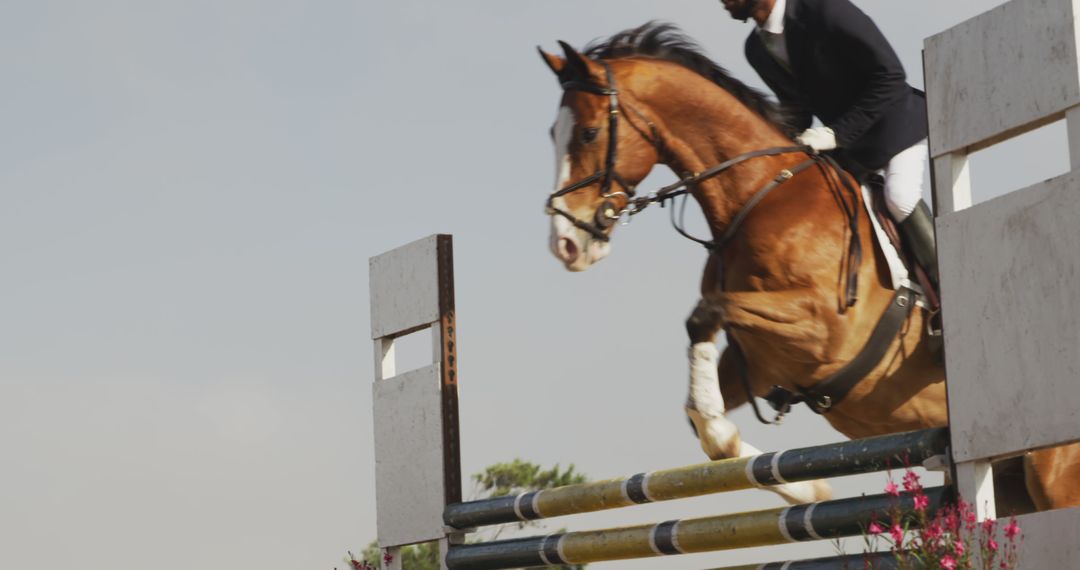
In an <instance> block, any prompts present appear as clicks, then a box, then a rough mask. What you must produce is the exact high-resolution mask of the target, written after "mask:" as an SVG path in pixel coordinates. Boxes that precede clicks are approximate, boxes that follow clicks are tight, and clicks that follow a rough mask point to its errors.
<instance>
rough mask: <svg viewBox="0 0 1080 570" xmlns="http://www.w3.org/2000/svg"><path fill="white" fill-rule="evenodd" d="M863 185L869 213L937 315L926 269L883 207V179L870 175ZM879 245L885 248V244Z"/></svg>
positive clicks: (936, 298)
mask: <svg viewBox="0 0 1080 570" xmlns="http://www.w3.org/2000/svg"><path fill="white" fill-rule="evenodd" d="M863 184H864V185H865V186H866V188H867V189H868V190H869V191H870V203H869V204H867V207H868V209H869V211H870V212H871V213H872V214H873V216H874V217H875V218H876V219H877V222H878V224H880V226H881V229H882V230H884V233H885V235H886V236H887V237H888V238H889V242H890V243H892V246H893V247H894V248H895V249H896V252H897V253H898V254H899V256H900V261H902V262H903V263H904V267H905V268H907V270H908V275H911V276H914V278H915V281H916V282H917V283H918V285H919V287H920V288H921V289H922V293H923V295H924V301H925V302H926V304H927V305H928V308H929V309H930V312H931V313H934V314H937V313H938V311H940V310H941V298H940V296H939V295H938V291H936V290H935V289H934V286H933V282H932V281H931V280H930V277H929V276H928V274H927V272H926V268H924V267H923V266H922V265H920V264H919V263H918V261H916V258H915V255H914V254H913V253H912V252H911V251H909V250H908V249H907V247H906V246H905V245H904V243H903V240H901V239H900V232H899V230H898V229H897V227H896V222H895V221H893V218H892V216H891V215H890V214H889V209H888V207H887V206H886V205H885V179H884V178H883V177H882V176H881V175H880V174H871V175H869V176H867V177H866V178H865V179H864V180H863ZM879 245H880V246H881V247H883V248H884V247H885V244H879Z"/></svg>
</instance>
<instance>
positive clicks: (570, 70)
mask: <svg viewBox="0 0 1080 570" xmlns="http://www.w3.org/2000/svg"><path fill="white" fill-rule="evenodd" d="M559 45H560V46H562V50H563V54H565V55H566V67H565V69H563V74H565V75H567V76H569V77H572V78H574V79H580V80H588V79H589V78H590V77H592V75H593V72H592V66H593V65H595V63H594V62H593V61H592V60H590V59H589V58H587V57H585V56H583V55H581V54H580V53H578V52H577V50H576V49H574V48H573V46H571V45H570V44H568V43H566V42H564V41H562V40H559Z"/></svg>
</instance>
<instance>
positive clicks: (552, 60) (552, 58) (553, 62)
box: [536, 46, 566, 77]
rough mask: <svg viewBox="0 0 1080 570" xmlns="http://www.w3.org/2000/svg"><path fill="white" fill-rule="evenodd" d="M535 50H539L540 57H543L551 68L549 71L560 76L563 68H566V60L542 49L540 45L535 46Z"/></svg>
mask: <svg viewBox="0 0 1080 570" xmlns="http://www.w3.org/2000/svg"><path fill="white" fill-rule="evenodd" d="M536 51H538V52H540V57H542V58H544V63H546V64H547V66H548V67H550V68H551V71H554V72H555V75H558V76H560V77H561V76H562V72H563V70H564V69H566V60H565V59H563V58H561V57H559V56H557V55H554V54H550V53H548V52H546V51H544V50H543V49H542V48H541V47H540V46H536Z"/></svg>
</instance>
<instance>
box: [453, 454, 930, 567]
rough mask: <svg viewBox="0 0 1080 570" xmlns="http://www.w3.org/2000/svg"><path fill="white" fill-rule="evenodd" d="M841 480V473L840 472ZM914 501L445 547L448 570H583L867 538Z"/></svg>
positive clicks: (859, 500)
mask: <svg viewBox="0 0 1080 570" xmlns="http://www.w3.org/2000/svg"><path fill="white" fill-rule="evenodd" d="M841 474H842V473H841ZM925 493H926V496H927V498H928V499H929V506H928V507H927V512H928V513H930V515H931V516H933V513H934V512H936V511H937V509H938V508H939V507H940V506H941V505H942V504H943V502H944V501H945V500H946V499H947V498H948V495H949V494H950V490H949V489H948V488H947V487H935V488H931V489H926V490H925ZM913 502H914V499H913V498H912V497H911V496H906V497H904V498H902V499H898V498H896V497H893V496H891V495H873V496H869V497H855V498H851V499H840V500H836V501H825V502H821V503H813V504H809V505H798V506H794V507H781V508H776V509H768V510H762V511H753V512H748V513H738V514H730V515H719V516H712V517H702V518H696V519H685V520H672V521H665V522H662V523H659V524H647V525H637V526H628V527H622V528H612V529H604V530H591V531H581V532H567V533H561V534H553V535H548V536H538V537H531V538H518V539H512V540H500V541H494V542H487V543H481V544H468V545H458V546H451V547H450V553H449V555H448V556H447V558H446V565H447V567H449V568H450V569H451V570H498V569H506V568H521V567H532V566H552V565H558V564H584V563H588V562H600V561H603V560H625V559H628V558H645V557H650V556H665V555H673V554H690V553H694V552H711V551H715V550H728V549H732V548H750V547H754V546H771V545H777V544H786V543H789V542H804V541H811V540H826V539H832V538H840V537H845V536H855V535H859V534H862V533H863V532H865V530H866V528H867V527H868V526H869V525H870V522H871V521H873V520H888V519H889V517H890V515H891V514H892V512H893V510H894V509H896V508H899V509H900V510H901V511H902V512H904V513H905V514H911V513H913V512H914V505H913Z"/></svg>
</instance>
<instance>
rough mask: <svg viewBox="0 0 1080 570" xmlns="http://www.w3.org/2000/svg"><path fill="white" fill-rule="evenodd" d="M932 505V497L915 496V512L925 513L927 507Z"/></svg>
mask: <svg viewBox="0 0 1080 570" xmlns="http://www.w3.org/2000/svg"><path fill="white" fill-rule="evenodd" d="M929 505H930V497H927V496H926V495H921V494H920V495H915V510H916V511H924V510H926V507H927V506H929Z"/></svg>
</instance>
